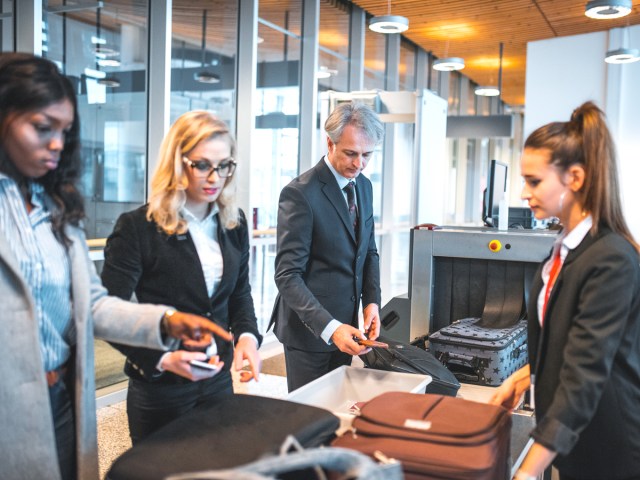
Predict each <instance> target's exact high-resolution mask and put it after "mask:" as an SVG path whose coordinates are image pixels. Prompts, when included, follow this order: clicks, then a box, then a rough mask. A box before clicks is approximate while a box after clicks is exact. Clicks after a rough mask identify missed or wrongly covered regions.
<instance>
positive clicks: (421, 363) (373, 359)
mask: <svg viewBox="0 0 640 480" xmlns="http://www.w3.org/2000/svg"><path fill="white" fill-rule="evenodd" d="M378 340H380V341H381V342H384V343H386V344H388V345H389V348H372V349H371V351H370V352H369V353H367V354H365V355H362V356H361V358H362V361H363V362H364V364H365V365H366V366H367V367H368V368H375V369H376V370H388V371H392V372H403V373H418V374H426V375H431V378H432V381H431V382H430V383H429V384H428V385H427V390H426V392H425V393H437V394H440V395H449V396H451V397H455V396H456V394H457V393H458V389H459V388H460V382H459V381H458V379H457V378H456V377H455V375H454V374H453V373H451V372H450V371H449V370H448V369H447V367H445V366H444V365H443V364H442V363H441V362H439V361H438V360H437V359H436V358H435V357H434V356H433V355H432V354H431V353H429V352H427V351H425V350H423V349H421V348H418V347H414V346H413V345H407V344H404V343H401V342H396V341H394V340H391V339H388V338H385V337H380V338H379V339H378Z"/></svg>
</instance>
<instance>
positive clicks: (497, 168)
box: [482, 160, 507, 227]
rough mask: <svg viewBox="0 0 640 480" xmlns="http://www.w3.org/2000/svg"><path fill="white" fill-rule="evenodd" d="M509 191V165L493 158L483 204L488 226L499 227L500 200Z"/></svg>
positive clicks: (483, 216) (483, 212) (483, 213)
mask: <svg viewBox="0 0 640 480" xmlns="http://www.w3.org/2000/svg"><path fill="white" fill-rule="evenodd" d="M506 193H507V165H506V164H504V163H502V162H498V161H497V160H491V164H490V165H489V177H488V179H487V188H486V189H485V195H484V202H483V205H482V220H484V224H485V225H486V226H487V227H498V214H499V212H500V202H501V201H502V199H504V198H505V195H506Z"/></svg>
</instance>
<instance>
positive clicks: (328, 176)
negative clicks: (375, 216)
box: [317, 159, 359, 242]
mask: <svg viewBox="0 0 640 480" xmlns="http://www.w3.org/2000/svg"><path fill="white" fill-rule="evenodd" d="M317 171H318V180H320V182H322V183H323V184H324V185H323V187H322V193H324V195H325V196H326V197H327V199H328V200H329V201H330V202H331V204H332V205H333V208H334V209H335V210H336V213H337V214H338V217H340V220H342V223H343V224H344V227H345V228H346V229H347V232H349V235H350V236H351V239H352V240H353V241H354V242H355V241H356V234H355V232H354V231H353V226H352V225H351V219H350V218H349V211H348V210H347V204H346V202H345V199H344V195H343V194H342V191H341V190H340V187H339V186H338V182H337V181H336V179H335V177H334V176H333V173H331V170H329V167H327V164H326V163H325V162H324V159H322V160H320V163H319V164H318V166H317ZM357 184H358V182H356V185H357ZM358 207H359V206H358Z"/></svg>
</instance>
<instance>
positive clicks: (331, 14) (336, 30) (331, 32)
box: [318, 0, 351, 58]
mask: <svg viewBox="0 0 640 480" xmlns="http://www.w3.org/2000/svg"><path fill="white" fill-rule="evenodd" d="M350 14H351V7H350V5H347V4H346V3H343V2H336V1H335V0H321V1H320V32H319V33H318V40H319V44H320V46H321V47H325V48H327V49H329V50H331V51H333V52H336V53H337V54H339V55H341V56H342V57H344V58H347V57H348V56H349V29H350V25H349V21H350Z"/></svg>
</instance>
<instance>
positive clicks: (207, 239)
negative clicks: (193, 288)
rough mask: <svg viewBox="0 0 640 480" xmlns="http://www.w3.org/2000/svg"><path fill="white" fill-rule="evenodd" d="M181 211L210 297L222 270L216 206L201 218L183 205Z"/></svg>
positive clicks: (218, 281) (218, 282)
mask: <svg viewBox="0 0 640 480" xmlns="http://www.w3.org/2000/svg"><path fill="white" fill-rule="evenodd" d="M181 213H182V216H183V218H184V219H185V220H186V221H187V226H188V229H189V233H190V234H191V239H192V240H193V243H194V245H195V246H196V251H197V252H198V257H199V258H200V263H201V265H202V273H203V275H204V280H205V283H206V284H207V293H208V294H209V297H211V296H212V295H213V292H214V291H215V289H216V287H217V286H218V285H219V284H220V280H221V279H222V272H223V271H224V262H223V260H222V250H220V244H219V243H218V218H217V216H216V214H217V213H218V206H217V205H215V204H214V206H213V208H212V209H211V212H209V214H208V215H207V216H206V217H205V218H203V219H202V220H199V219H198V218H196V217H195V216H194V215H193V213H191V212H190V211H189V210H188V209H187V208H186V207H183V209H182V212H181Z"/></svg>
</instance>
